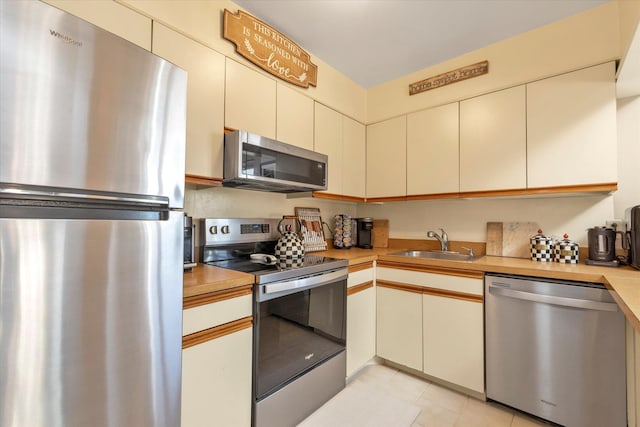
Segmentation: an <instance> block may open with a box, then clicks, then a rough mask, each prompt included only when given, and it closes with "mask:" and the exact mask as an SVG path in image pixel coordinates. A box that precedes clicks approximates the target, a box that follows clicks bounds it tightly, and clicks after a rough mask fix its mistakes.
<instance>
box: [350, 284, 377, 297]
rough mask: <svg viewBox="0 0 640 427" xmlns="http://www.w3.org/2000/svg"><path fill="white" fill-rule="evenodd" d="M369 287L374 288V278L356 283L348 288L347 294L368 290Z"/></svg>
mask: <svg viewBox="0 0 640 427" xmlns="http://www.w3.org/2000/svg"><path fill="white" fill-rule="evenodd" d="M369 288H373V280H369V281H368V282H365V283H360V284H359V285H355V286H352V287H350V288H347V296H351V295H353V294H357V293H358V292H362V291H366V290H367V289H369Z"/></svg>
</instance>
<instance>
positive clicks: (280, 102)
mask: <svg viewBox="0 0 640 427" xmlns="http://www.w3.org/2000/svg"><path fill="white" fill-rule="evenodd" d="M277 90H278V93H277V98H278V99H277V102H276V139H277V140H278V141H282V142H286V143H287V144H291V145H295V146H297V147H301V148H306V149H307V150H313V99H311V98H309V97H306V96H304V95H303V94H301V93H300V92H297V91H295V90H293V89H291V88H289V87H287V86H285V85H283V84H280V83H278V85H277Z"/></svg>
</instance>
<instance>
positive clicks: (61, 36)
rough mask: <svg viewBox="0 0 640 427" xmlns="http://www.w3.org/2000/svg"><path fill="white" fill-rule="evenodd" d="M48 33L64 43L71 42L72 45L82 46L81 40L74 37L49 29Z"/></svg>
mask: <svg viewBox="0 0 640 427" xmlns="http://www.w3.org/2000/svg"><path fill="white" fill-rule="evenodd" d="M49 34H51V35H52V36H53V37H55V38H57V39H60V40H62V41H63V42H65V43H68V44H72V45H74V46H78V47H82V42H81V41H78V40H76V39H74V38H73V37H69V36H65V35H64V34H60V33H59V32H57V31H56V30H52V29H49Z"/></svg>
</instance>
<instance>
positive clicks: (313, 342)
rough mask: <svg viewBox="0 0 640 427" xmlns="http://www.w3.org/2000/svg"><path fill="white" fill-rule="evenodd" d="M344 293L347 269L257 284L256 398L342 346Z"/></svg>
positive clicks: (280, 386)
mask: <svg viewBox="0 0 640 427" xmlns="http://www.w3.org/2000/svg"><path fill="white" fill-rule="evenodd" d="M346 291H347V269H346V268H345V269H340V270H337V271H333V272H330V273H326V274H321V275H316V276H312V277H309V278H301V279H295V280H290V281H286V282H275V283H270V284H266V285H260V286H258V287H257V288H256V293H257V295H256V298H255V300H256V302H255V307H254V309H255V314H256V315H255V319H256V328H255V331H254V340H255V342H254V349H256V350H255V353H254V358H255V365H254V367H255V369H254V391H255V394H254V397H255V399H256V401H260V400H262V399H264V398H265V397H267V396H269V395H271V394H272V393H275V392H276V391H278V390H279V389H281V388H282V387H284V386H285V385H287V384H288V383H290V382H292V381H294V380H295V379H297V378H298V377H300V376H302V375H304V374H305V373H307V372H309V371H311V370H312V369H313V368H315V367H316V366H318V365H320V364H322V363H323V362H325V361H327V360H328V359H331V358H332V357H333V356H335V355H337V354H339V353H340V352H342V351H344V350H345V346H346V307H347V304H346V303H347V292H346Z"/></svg>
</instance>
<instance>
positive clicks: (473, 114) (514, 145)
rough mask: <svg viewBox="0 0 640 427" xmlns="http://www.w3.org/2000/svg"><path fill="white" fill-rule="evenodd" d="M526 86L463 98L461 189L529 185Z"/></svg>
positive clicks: (509, 187)
mask: <svg viewBox="0 0 640 427" xmlns="http://www.w3.org/2000/svg"><path fill="white" fill-rule="evenodd" d="M525 104H526V102H525V87H524V86H516V87H513V88H510V89H505V90H501V91H498V92H493V93H490V94H488V95H482V96H478V97H477V98H472V99H469V100H465V101H462V102H460V191H461V192H465V191H484V190H506V189H515V188H525V187H526V186H527V164H526V154H527V153H526V114H525Z"/></svg>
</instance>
